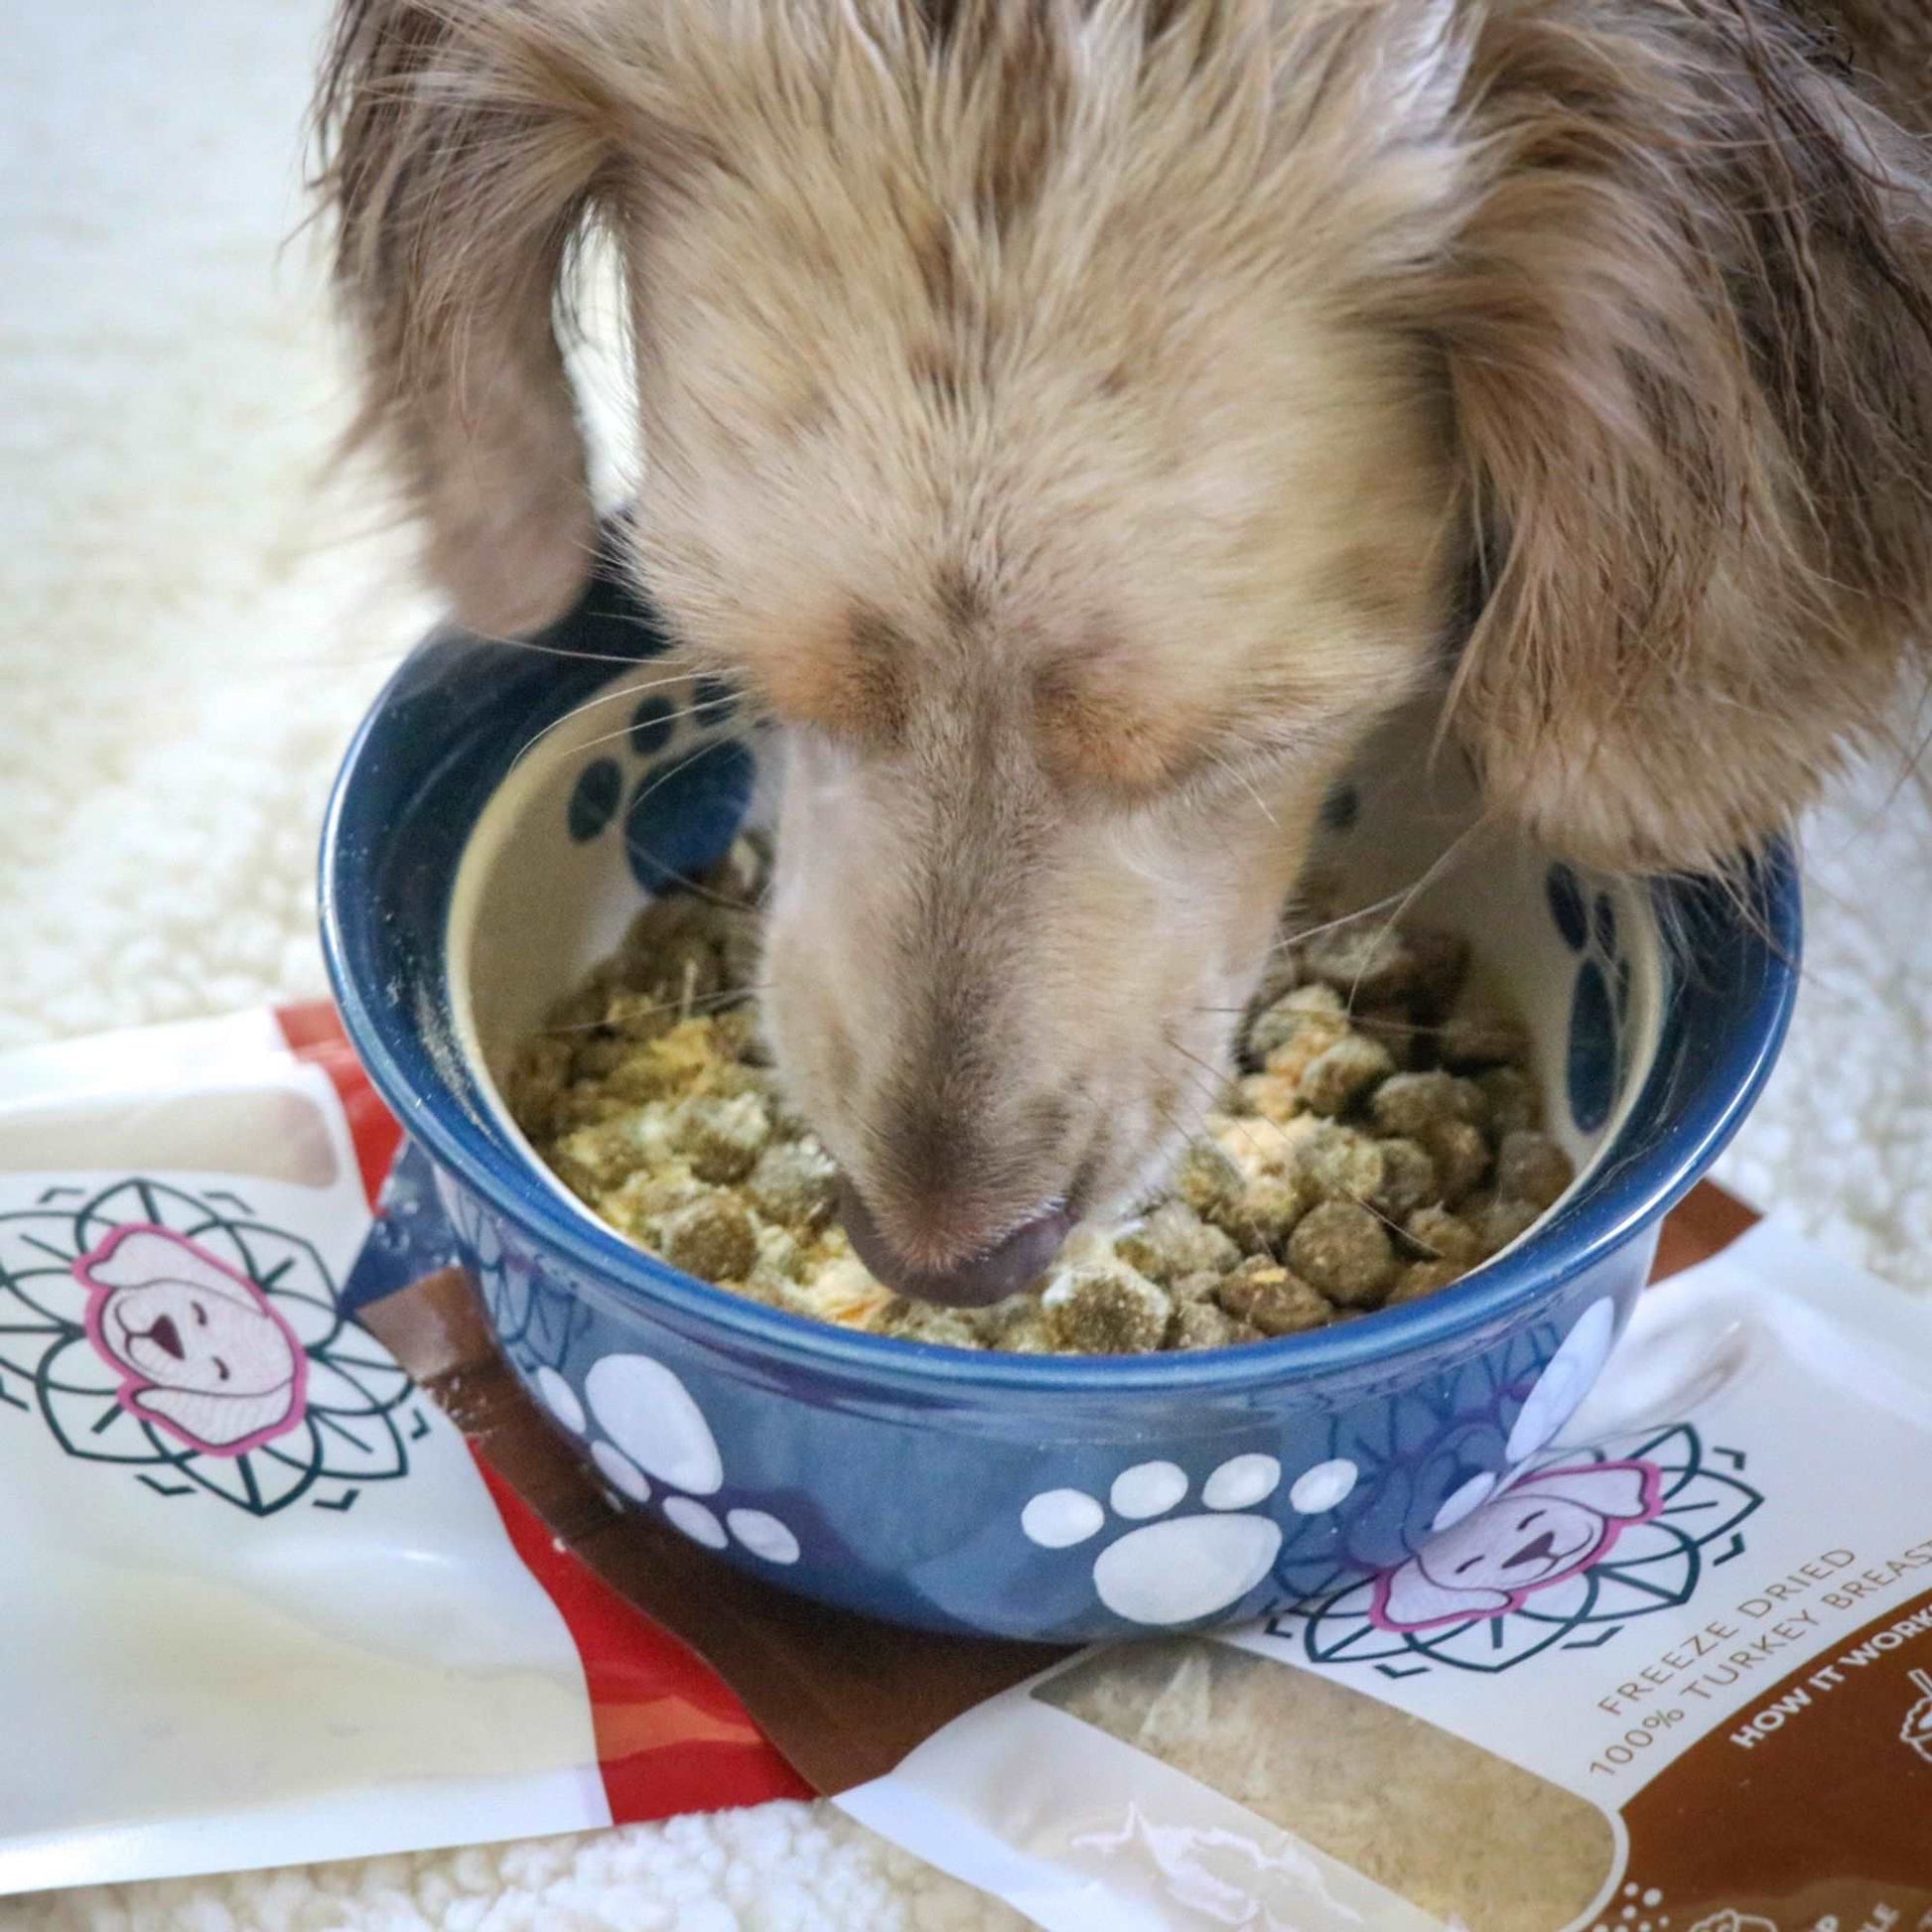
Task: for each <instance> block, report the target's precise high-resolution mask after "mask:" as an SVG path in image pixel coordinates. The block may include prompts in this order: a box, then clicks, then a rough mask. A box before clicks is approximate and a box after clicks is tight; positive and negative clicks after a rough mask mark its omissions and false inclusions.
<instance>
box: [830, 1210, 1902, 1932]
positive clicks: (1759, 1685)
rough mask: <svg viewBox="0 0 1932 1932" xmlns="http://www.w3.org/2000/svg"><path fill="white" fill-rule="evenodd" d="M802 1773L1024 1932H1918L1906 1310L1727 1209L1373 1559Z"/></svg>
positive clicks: (1887, 1293)
mask: <svg viewBox="0 0 1932 1932" xmlns="http://www.w3.org/2000/svg"><path fill="white" fill-rule="evenodd" d="M840 1802H841V1803H842V1804H843V1805H844V1807H845V1809H846V1810H847V1811H849V1812H850V1813H851V1814H852V1815H853V1816H854V1817H856V1818H858V1819H860V1820H861V1821H863V1822H864V1823H866V1824H868V1825H870V1826H871V1827H872V1828H874V1829H875V1830H877V1831H879V1832H881V1833H883V1834H885V1835H886V1836H887V1837H889V1838H893V1839H896V1840H897V1841H898V1842H899V1843H900V1844H902V1845H904V1846H906V1847H908V1848H909V1849H911V1850H912V1851H915V1852H917V1853H918V1854H920V1855H921V1856H923V1857H925V1858H927V1859H929V1860H931V1861H933V1862H934V1863H938V1864H941V1865H943V1866H945V1867H946V1868H947V1869H949V1870H951V1871H953V1872H955V1873H956V1874H958V1875H959V1876H961V1877H964V1878H966V1879H969V1880H971V1881H972V1882H974V1883H977V1884H979V1885H982V1886H984V1887H985V1888H986V1889H987V1890H989V1891H992V1892H995V1893H997V1894H999V1895H1000V1896H1002V1897H1003V1898H1006V1899H1007V1900H1009V1901H1010V1902H1011V1903H1012V1904H1014V1905H1015V1906H1017V1907H1018V1908H1019V1909H1021V1910H1022V1911H1024V1912H1026V1913H1027V1914H1028V1915H1029V1916H1031V1917H1032V1918H1033V1919H1034V1920H1035V1922H1036V1923H1038V1924H1039V1925H1041V1926H1043V1927H1046V1928H1049V1932H1197V1929H1198V1932H1207V1928H1223V1927H1231V1926H1238V1927H1243V1928H1253V1932H1291V1928H1292V1932H1344V1928H1345V1929H1346V1932H1433V1929H1436V1928H1442V1927H1446V1926H1449V1927H1462V1928H1467V1929H1468V1932H1563V1929H1564V1928H1569V1929H1570V1932H1799V1929H1800V1928H1803V1932H1893V1929H1894V1928H1903V1929H1904V1932H1927V1928H1932V1307H1928V1306H1927V1305H1925V1304H1923V1303H1919V1302H1915V1301H1913V1300H1912V1299H1911V1298H1909V1297H1907V1296H1905V1295H1903V1294H1901V1293H1899V1292H1898V1291H1896V1290H1893V1289H1890V1288H1888V1287H1885V1286H1883V1285H1881V1284H1879V1283H1876V1282H1874V1281H1872V1280H1870V1279H1869V1278H1867V1277H1865V1276H1863V1275H1862V1274H1861V1273H1859V1271H1857V1270H1856V1269H1853V1268H1851V1267H1848V1266H1847V1265H1845V1264H1844V1263H1841V1262H1839V1261H1836V1260H1834V1259H1832V1258H1830V1257H1829V1256H1827V1255H1824V1254H1822V1253H1820V1252H1818V1251H1816V1250H1814V1249H1812V1248H1810V1247H1808V1246H1807V1245H1805V1244H1804V1243H1803V1242H1802V1241H1801V1240H1799V1239H1798V1238H1797V1237H1796V1236H1795V1235H1794V1234H1792V1233H1791V1232H1790V1231H1789V1230H1787V1229H1786V1228H1784V1227H1782V1226H1781V1225H1778V1224H1776V1223H1775V1222H1771V1223H1765V1224H1762V1225H1761V1226H1759V1227H1758V1228H1756V1229H1755V1230H1753V1231H1752V1232H1750V1233H1748V1234H1746V1235H1744V1236H1743V1237H1742V1238H1741V1239H1739V1240H1738V1241H1736V1242H1734V1243H1733V1244H1732V1245H1731V1246H1729V1247H1728V1248H1727V1249H1725V1251H1724V1252H1723V1253H1721V1254H1720V1255H1718V1256H1717V1257H1716V1258H1715V1259H1712V1260H1710V1261H1708V1262H1706V1263H1704V1264H1703V1265H1701V1266H1700V1267H1698V1268H1696V1269H1694V1270H1692V1271H1691V1272H1689V1273H1688V1274H1685V1275H1682V1276H1679V1277H1678V1278H1677V1279H1675V1280H1673V1281H1671V1282H1668V1283H1666V1284H1664V1285H1663V1286H1661V1287H1658V1288H1655V1289H1653V1290H1652V1291H1651V1292H1650V1293H1649V1294H1648V1295H1647V1296H1646V1297H1645V1298H1644V1300H1643V1302H1642V1303H1641V1304H1640V1305H1639V1308H1638V1310H1637V1311H1636V1314H1635V1317H1634V1319H1633V1321H1632V1324H1631V1327H1630V1329H1629V1332H1628V1335H1627V1337H1626V1339H1625V1340H1624V1341H1623V1342H1622V1344H1621V1345H1620V1347H1619V1349H1618V1351H1617V1354H1616V1356H1615V1357H1614V1359H1613V1362H1612V1364H1611V1366H1610V1368H1609V1369H1608V1370H1607V1371H1606V1372H1605V1374H1604V1376H1603V1377H1602V1379H1601V1380H1600V1382H1599V1383H1598V1385H1597V1388H1596V1390H1595V1391H1594V1392H1593V1393H1592V1395H1591V1397H1590V1398H1589V1400H1588V1402H1587V1404H1586V1406H1585V1408H1584V1409H1583V1410H1582V1411H1580V1413H1579V1414H1578V1415H1577V1416H1576V1417H1575V1418H1574V1419H1573V1421H1572V1423H1571V1425H1570V1427H1569V1428H1568V1429H1567V1430H1566V1431H1565V1433H1564V1435H1563V1437H1562V1438H1561V1439H1560V1440H1559V1443H1558V1444H1557V1446H1555V1447H1554V1448H1552V1449H1549V1450H1547V1451H1544V1452H1542V1453H1540V1454H1538V1455H1536V1456H1534V1457H1532V1458H1530V1459H1528V1460H1527V1461H1525V1462H1524V1463H1522V1464H1521V1465H1520V1466H1518V1467H1517V1468H1515V1469H1514V1470H1512V1471H1511V1472H1509V1474H1508V1475H1507V1476H1506V1477H1505V1478H1503V1479H1502V1480H1501V1481H1500V1482H1497V1481H1495V1480H1494V1479H1493V1478H1486V1477H1476V1478H1473V1479H1472V1480H1471V1482H1470V1483H1469V1484H1468V1485H1467V1486H1466V1488H1464V1489H1463V1490H1461V1491H1460V1492H1458V1495H1457V1497H1456V1499H1455V1500H1454V1502H1453V1503H1452V1504H1451V1505H1450V1506H1448V1507H1446V1511H1445V1517H1444V1519H1443V1520H1442V1522H1441V1525H1440V1527H1439V1528H1438V1530H1437V1531H1436V1533H1435V1534H1434V1535H1433V1537H1432V1539H1431V1541H1430V1542H1429V1543H1427V1544H1426V1545H1425V1546H1424V1547H1423V1548H1422V1549H1420V1550H1419V1551H1418V1552H1417V1553H1416V1554H1415V1555H1414V1556H1412V1557H1411V1558H1410V1559H1409V1560H1408V1561H1407V1562H1405V1563H1404V1564H1403V1565H1401V1566H1400V1567H1399V1568H1397V1569H1395V1570H1390V1571H1384V1572H1381V1573H1379V1574H1375V1575H1370V1576H1366V1577H1360V1576H1358V1577H1355V1578H1352V1579H1347V1580H1338V1584H1337V1587H1335V1588H1334V1589H1333V1590H1332V1592H1330V1593H1328V1594H1326V1595H1324V1596H1322V1597H1320V1598H1317V1599H1315V1600H1312V1601H1311V1602H1309V1603H1307V1604H1305V1605H1304V1606H1303V1607H1302V1608H1301V1609H1300V1610H1298V1611H1297V1612H1296V1613H1294V1614H1290V1615H1283V1616H1278V1617H1275V1618H1272V1619H1270V1620H1269V1621H1268V1622H1266V1623H1265V1624H1263V1625H1260V1626H1257V1627H1253V1628H1249V1629H1244V1630H1241V1631H1237V1632H1234V1633H1230V1634H1226V1635H1223V1636H1220V1637H1213V1638H1207V1637H1201V1638H1192V1639H1188V1638H1180V1639H1175V1640H1170V1641H1166V1642H1163V1643H1160V1644H1156V1645H1133V1646H1119V1647H1110V1648H1106V1649H1101V1650H1094V1651H1089V1652H1086V1653H1083V1654H1082V1655H1080V1656H1078V1657H1076V1658H1073V1659H1071V1660H1070V1661H1067V1662H1065V1663H1062V1664H1058V1665H1056V1666H1054V1667H1053V1668H1050V1669H1047V1670H1044V1671H1042V1672H1040V1673H1038V1674H1036V1675H1035V1676H1034V1677H1032V1678H1030V1679H1029V1680H1028V1681H1027V1682H1025V1683H1023V1684H1020V1685H1018V1686H1015V1687H1013V1688H1012V1689H1009V1690H1007V1691H1006V1692H1004V1693H1002V1694H1001V1695H999V1696H997V1697H995V1698H993V1699H991V1700H989V1701H987V1702H986V1703H984V1704H982V1705H981V1706H979V1707H978V1708H976V1709H974V1710H972V1711H970V1712H968V1713H967V1714H965V1715H964V1716H962V1717H960V1718H959V1719H957V1720H956V1721H954V1722H953V1723H951V1724H950V1725H946V1726H945V1727H943V1728H942V1729H941V1730H939V1731H938V1732H937V1733H936V1734H935V1735H933V1736H932V1737H930V1738H928V1739H927V1740H926V1741H925V1742H923V1743H922V1744H920V1745H918V1746H917V1747H916V1748H914V1749H913V1750H912V1751H911V1752H910V1753H909V1754H908V1755H907V1756H906V1757H905V1758H904V1759H903V1760H902V1761H901V1762H900V1763H899V1764H898V1765H897V1767H896V1768H895V1769H893V1770H892V1771H890V1772H889V1773H887V1774H886V1775H885V1776H883V1777H880V1778H877V1779H875V1780H873V1781H871V1782H870V1783H868V1784H865V1785H862V1786H860V1787H858V1788H856V1789H854V1790H850V1791H847V1792H846V1793H845V1794H844V1795H843V1796H842V1798H841V1799H840Z"/></svg>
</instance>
